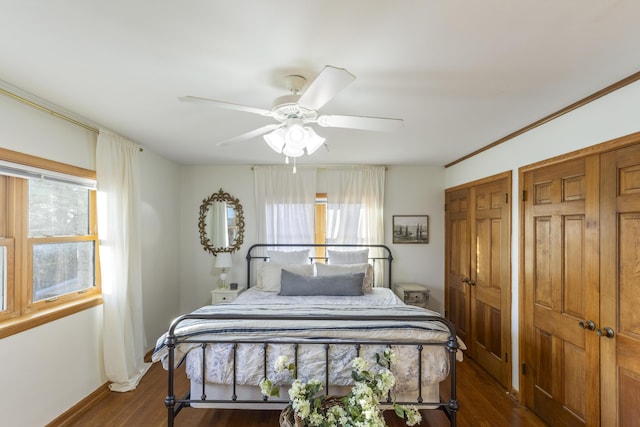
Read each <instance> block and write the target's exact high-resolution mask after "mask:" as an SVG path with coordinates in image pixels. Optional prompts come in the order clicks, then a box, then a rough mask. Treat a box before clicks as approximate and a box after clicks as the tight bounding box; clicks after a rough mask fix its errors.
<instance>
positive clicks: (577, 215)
mask: <svg viewBox="0 0 640 427" xmlns="http://www.w3.org/2000/svg"><path fill="white" fill-rule="evenodd" d="M598 173H599V157H598V156H590V157H586V158H581V159H577V160H568V161H565V162H562V163H558V164H555V165H551V166H547V167H541V168H539V169H536V170H533V171H529V172H525V173H524V177H523V182H524V187H523V188H524V189H525V203H524V206H523V209H524V216H523V221H524V224H523V228H524V259H523V263H524V271H523V272H524V277H523V278H524V287H523V306H522V307H523V311H522V315H523V319H524V320H523V321H524V323H523V325H524V336H523V337H522V339H524V341H523V343H524V344H523V347H521V348H522V349H523V362H524V363H523V377H522V378H523V385H524V387H523V390H524V398H525V403H526V404H527V406H529V407H530V408H531V409H532V410H533V411H534V412H535V413H536V414H538V415H539V416H540V417H541V418H542V419H543V420H544V421H546V422H547V423H548V424H550V425H552V426H583V425H587V426H597V425H599V419H600V417H599V393H600V390H599V388H600V385H599V352H598V349H599V339H598V336H597V335H596V333H595V332H594V331H593V330H590V329H589V328H590V326H589V325H594V326H595V325H598V324H599V295H598V291H599V276H598V271H599V270H598V268H599V254H598V250H599V241H598V236H599V234H598V233H599V223H598V220H599V209H598V208H599V205H598V203H599V191H598V190H599V188H598V187H599V175H598ZM581 326H583V327H584V328H585V329H582V328H581Z"/></svg>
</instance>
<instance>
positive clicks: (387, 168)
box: [251, 165, 389, 170]
mask: <svg viewBox="0 0 640 427" xmlns="http://www.w3.org/2000/svg"><path fill="white" fill-rule="evenodd" d="M256 166H258V167H259V166H282V167H292V165H253V166H251V170H253V169H254V168H255V167H256ZM367 166H384V170H389V166H387V165H296V167H298V168H316V169H328V168H344V169H351V168H361V167H367Z"/></svg>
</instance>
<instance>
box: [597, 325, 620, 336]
mask: <svg viewBox="0 0 640 427" xmlns="http://www.w3.org/2000/svg"><path fill="white" fill-rule="evenodd" d="M596 334H598V336H601V337H607V338H613V337H614V336H615V335H616V333H615V331H614V330H613V329H612V328H610V327H608V326H607V327H606V328H603V329H601V328H598V329H597V330H596Z"/></svg>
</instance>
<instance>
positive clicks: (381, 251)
mask: <svg viewBox="0 0 640 427" xmlns="http://www.w3.org/2000/svg"><path fill="white" fill-rule="evenodd" d="M317 248H321V249H323V252H324V253H325V256H316V255H315V253H316V249H317ZM269 249H273V250H286V251H293V250H300V249H309V250H310V251H309V253H310V256H309V263H314V262H316V261H318V260H324V261H325V262H326V261H329V262H330V261H331V260H330V259H329V256H328V250H332V249H335V250H337V251H340V250H341V251H349V250H354V251H355V250H363V249H369V263H370V264H372V265H373V268H374V270H373V274H374V278H375V277H376V274H378V275H379V274H380V273H382V274H383V279H382V281H381V286H384V287H388V288H391V287H392V281H391V263H392V261H393V256H392V255H391V249H389V247H388V246H386V245H362V244H353V245H350V244H322V243H311V244H300V243H295V244H293V243H256V244H254V245H252V246H251V247H250V248H249V250H248V251H247V256H246V259H247V287H251V286H252V285H253V283H252V281H251V280H252V276H253V275H252V273H253V271H254V268H255V264H256V261H263V262H264V261H268V260H269V256H268V254H267V251H268V250H269ZM374 283H376V282H375V279H374Z"/></svg>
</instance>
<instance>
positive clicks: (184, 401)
mask: <svg viewBox="0 0 640 427" xmlns="http://www.w3.org/2000/svg"><path fill="white" fill-rule="evenodd" d="M303 246H304V247H318V246H322V247H343V248H344V247H350V248H356V247H358V248H360V247H361V248H364V247H369V248H371V247H376V248H381V249H383V250H384V251H386V256H385V257H383V258H376V259H385V260H387V261H388V271H387V273H388V283H387V284H388V286H389V287H391V280H390V279H391V261H392V259H393V258H392V256H391V251H390V250H389V248H388V247H386V246H384V245H291V244H289V245H285V244H281V245H278V244H257V245H253V246H252V247H251V248H250V249H249V251H248V254H247V263H248V267H247V278H248V279H249V280H248V282H247V286H248V287H249V286H250V284H251V281H250V277H251V276H250V275H251V261H252V260H254V259H262V260H264V259H265V258H268V257H265V256H263V255H260V256H254V255H252V251H253V250H254V249H256V248H262V247H303ZM220 319H229V320H237V319H252V320H256V319H259V320H266V321H268V320H287V321H295V322H304V321H306V320H312V321H313V320H326V321H348V320H357V321H375V320H394V321H395V320H398V321H430V322H437V323H440V324H442V325H444V327H445V328H446V330H447V331H448V339H447V340H446V341H442V342H431V341H425V342H421V341H418V340H416V341H415V342H406V341H403V342H391V341H388V340H380V341H376V340H353V341H345V340H335V339H334V340H331V339H325V340H317V341H314V343H313V344H309V342H308V341H307V342H304V343H303V341H302V340H295V339H291V340H282V339H278V340H273V341H272V340H269V339H267V340H260V341H247V340H241V341H237V342H234V341H216V340H210V339H196V338H194V337H188V336H187V337H180V336H178V335H177V334H176V328H177V327H178V326H179V325H180V324H181V323H182V322H184V321H185V320H220ZM186 342H188V343H190V344H194V343H195V344H199V346H198V347H199V348H198V347H196V348H194V349H192V350H191V351H202V357H203V363H202V365H203V371H204V369H205V368H204V367H205V365H206V363H205V362H206V361H205V349H206V347H207V346H208V345H211V344H217V343H225V344H231V345H232V346H233V384H232V393H231V395H230V396H229V397H228V398H227V399H209V398H207V395H206V392H205V384H204V381H203V384H202V392H201V395H200V396H199V397H197V398H192V397H191V392H190V391H188V392H187V393H186V394H185V395H184V397H182V398H178V397H177V396H176V394H175V390H174V388H175V375H176V367H175V362H176V360H175V357H176V356H175V351H176V346H178V345H179V344H181V343H186ZM165 344H166V346H167V351H168V355H167V359H168V371H167V378H168V381H167V396H166V398H165V401H164V403H165V406H166V408H167V425H168V426H169V427H172V426H173V425H174V420H175V417H176V416H177V415H178V413H179V412H180V411H181V410H182V409H183V408H184V407H188V406H191V404H266V405H267V406H269V405H271V404H272V405H273V409H279V408H280V409H281V407H282V404H283V402H282V401H281V400H279V401H274V400H269V399H268V398H267V397H265V396H263V397H262V399H261V400H249V399H238V396H237V395H236V387H237V383H236V380H237V375H236V372H237V369H238V367H237V366H236V347H237V345H238V344H260V345H262V348H263V350H264V351H263V353H264V357H263V369H264V376H265V377H266V373H267V348H268V345H269V344H278V345H293V346H294V355H295V357H296V359H297V354H298V352H297V349H298V345H303V344H304V345H320V346H323V348H324V355H325V356H324V357H325V360H324V369H325V388H324V390H325V393H329V383H328V382H329V351H330V348H331V346H333V345H342V346H344V345H353V346H354V347H355V349H356V353H357V354H359V351H360V347H361V346H362V345H383V346H387V347H389V346H410V347H414V348H415V349H416V350H417V351H416V354H417V364H418V376H417V381H418V397H417V399H416V401H405V402H400V401H398V402H396V403H399V404H411V405H415V406H416V407H418V408H420V409H434V408H435V409H439V410H442V411H443V412H444V413H445V415H446V416H447V418H448V419H449V421H450V425H451V426H453V427H455V426H456V415H457V411H458V408H459V402H458V400H457V395H456V352H457V351H458V348H459V345H458V341H457V337H456V330H455V327H454V326H453V325H452V324H451V323H450V322H449V321H447V320H446V319H444V318H442V317H439V316H431V315H428V314H424V315H423V314H419V315H412V316H376V317H375V318H374V317H373V316H362V315H360V316H356V315H353V316H339V317H337V316H294V315H288V316H287V315H282V316H279V315H278V316H269V315H260V316H259V315H251V314H238V315H229V314H185V315H182V316H180V317H178V318H177V319H175V320H174V321H173V322H172V323H171V326H170V327H169V330H168V333H167V337H166V339H165ZM429 346H441V347H444V348H445V349H446V350H447V352H448V358H449V378H448V380H449V382H450V394H449V399H448V400H446V401H444V400H442V397H440V400H439V401H437V402H425V401H423V398H422V388H423V386H422V383H421V378H422V363H421V357H422V351H423V349H424V348H425V347H429ZM296 362H297V360H296ZM296 364H297V363H296ZM204 376H205V375H204V372H202V378H204ZM391 403H392V402H391V400H390V398H388V399H387V402H385V404H383V405H390V404H391ZM227 407H228V406H227ZM239 407H240V406H239Z"/></svg>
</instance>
